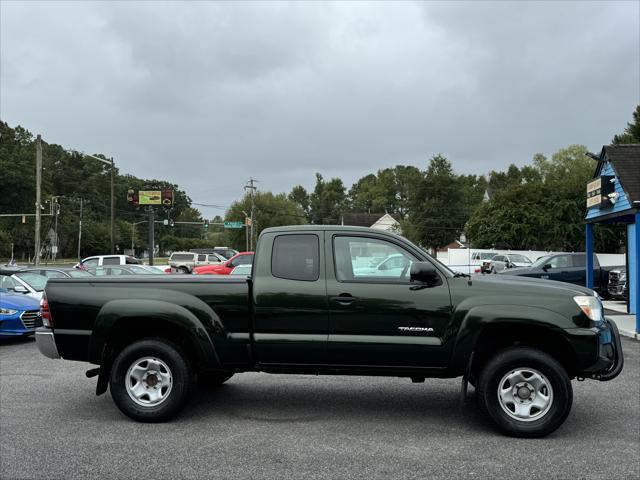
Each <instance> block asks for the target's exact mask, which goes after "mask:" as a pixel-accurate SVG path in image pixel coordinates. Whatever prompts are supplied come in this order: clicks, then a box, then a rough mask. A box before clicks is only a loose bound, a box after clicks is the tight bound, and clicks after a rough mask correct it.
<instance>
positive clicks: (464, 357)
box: [451, 305, 571, 373]
mask: <svg viewBox="0 0 640 480" xmlns="http://www.w3.org/2000/svg"><path fill="white" fill-rule="evenodd" d="M459 315H460V318H459V319H458V321H459V322H460V326H459V328H458V334H457V336H456V339H455V343H454V348H453V352H452V357H451V368H452V370H454V371H455V372H457V373H463V372H465V371H466V368H467V365H468V363H469V360H470V358H471V354H472V353H473V351H474V350H475V347H476V343H477V341H478V337H479V336H480V334H481V333H482V331H483V330H484V329H485V328H486V327H487V326H489V325H492V326H493V325H500V326H505V327H509V326H513V327H515V328H517V327H518V326H527V327H537V328H546V329H550V330H553V331H554V332H562V327H563V326H565V325H566V324H567V319H566V318H564V317H563V316H562V315H560V314H558V313H556V312H554V311H552V310H548V309H546V308H541V307H532V306H525V305H479V306H476V307H471V308H469V309H468V310H466V311H465V312H460V314H459ZM567 347H568V348H571V346H570V344H569V342H567Z"/></svg>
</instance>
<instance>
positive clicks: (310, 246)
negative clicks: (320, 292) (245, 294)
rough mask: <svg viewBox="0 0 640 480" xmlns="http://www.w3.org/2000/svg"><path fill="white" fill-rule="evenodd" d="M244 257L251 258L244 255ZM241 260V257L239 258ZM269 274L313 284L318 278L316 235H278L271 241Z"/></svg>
mask: <svg viewBox="0 0 640 480" xmlns="http://www.w3.org/2000/svg"><path fill="white" fill-rule="evenodd" d="M246 257H251V256H250V255H246ZM241 258H242V257H241ZM271 274H272V275H273V276H274V277H277V278H283V279H286V280H298V281H303V282H314V281H316V280H318V278H319V277H320V241H319V239H318V236H317V235H313V234H294V235H279V236H277V237H275V238H274V240H273V250H272V253H271Z"/></svg>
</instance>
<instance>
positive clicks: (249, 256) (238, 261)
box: [193, 252, 253, 275]
mask: <svg viewBox="0 0 640 480" xmlns="http://www.w3.org/2000/svg"><path fill="white" fill-rule="evenodd" d="M252 263H253V252H240V253H238V254H236V255H234V256H233V257H231V258H230V259H229V260H227V261H226V262H222V263H218V264H215V265H203V266H201V267H196V268H194V269H193V273H195V274H196V275H229V274H230V273H231V270H233V269H234V268H236V267H237V266H238V265H250V264H252Z"/></svg>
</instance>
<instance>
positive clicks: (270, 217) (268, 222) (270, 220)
mask: <svg viewBox="0 0 640 480" xmlns="http://www.w3.org/2000/svg"><path fill="white" fill-rule="evenodd" d="M254 205H255V209H254V235H255V238H257V237H258V236H259V235H260V232H262V230H264V229H265V228H269V227H278V226H281V225H301V224H305V223H307V218H306V215H305V214H304V212H303V211H302V208H301V207H300V206H299V205H297V204H296V203H295V202H293V201H292V200H290V199H289V198H287V195H285V194H284V193H279V194H273V193H271V192H261V191H258V192H256V194H255V196H254ZM243 211H244V212H250V211H251V196H250V195H249V194H246V195H245V196H244V197H243V198H242V199H241V200H238V201H236V202H233V203H232V204H231V206H230V207H229V209H228V210H227V212H226V214H225V220H226V221H243V220H244V213H242V212H243ZM225 238H226V243H227V245H228V246H230V247H233V248H235V249H238V250H244V249H245V231H244V229H228V230H226V232H225ZM253 244H254V245H255V244H256V242H255V239H254V242H253Z"/></svg>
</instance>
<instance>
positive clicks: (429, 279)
mask: <svg viewBox="0 0 640 480" xmlns="http://www.w3.org/2000/svg"><path fill="white" fill-rule="evenodd" d="M411 281H412V282H420V283H424V284H427V285H429V286H434V285H439V284H440V275H438V272H437V270H436V269H435V267H434V266H433V265H431V264H430V263H429V262H414V263H413V265H411Z"/></svg>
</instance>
